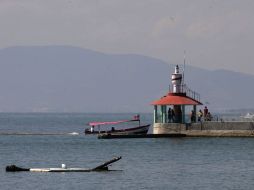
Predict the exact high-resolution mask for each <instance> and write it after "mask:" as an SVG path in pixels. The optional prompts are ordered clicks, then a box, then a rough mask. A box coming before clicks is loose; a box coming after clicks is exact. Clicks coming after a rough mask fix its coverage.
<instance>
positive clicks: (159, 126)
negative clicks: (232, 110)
mask: <svg viewBox="0 0 254 190" xmlns="http://www.w3.org/2000/svg"><path fill="white" fill-rule="evenodd" d="M174 133H178V134H186V135H187V136H254V122H237V121H233V122H199V123H188V124H181V123H155V124H154V125H153V134H174Z"/></svg>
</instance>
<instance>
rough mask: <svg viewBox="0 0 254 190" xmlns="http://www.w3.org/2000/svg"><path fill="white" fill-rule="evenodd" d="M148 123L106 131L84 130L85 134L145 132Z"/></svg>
mask: <svg viewBox="0 0 254 190" xmlns="http://www.w3.org/2000/svg"><path fill="white" fill-rule="evenodd" d="M149 127H150V124H149V125H143V126H139V127H133V128H127V129H119V130H113V131H112V130H108V131H93V132H91V131H90V129H86V130H85V134H86V135H90V134H101V133H108V134H146V133H147V132H148V130H149Z"/></svg>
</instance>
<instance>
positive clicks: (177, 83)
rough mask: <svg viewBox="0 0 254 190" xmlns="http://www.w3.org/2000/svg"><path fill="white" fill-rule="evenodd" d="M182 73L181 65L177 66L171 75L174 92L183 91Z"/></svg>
mask: <svg viewBox="0 0 254 190" xmlns="http://www.w3.org/2000/svg"><path fill="white" fill-rule="evenodd" d="M182 78H183V76H182V74H181V73H180V72H179V66H178V65H176V66H175V72H174V73H173V74H172V76H171V81H172V86H173V90H172V92H173V93H182Z"/></svg>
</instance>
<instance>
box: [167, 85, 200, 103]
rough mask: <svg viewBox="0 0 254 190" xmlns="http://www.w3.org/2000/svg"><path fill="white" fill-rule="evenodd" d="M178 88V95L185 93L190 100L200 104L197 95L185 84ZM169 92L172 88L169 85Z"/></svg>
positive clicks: (198, 95)
mask: <svg viewBox="0 0 254 190" xmlns="http://www.w3.org/2000/svg"><path fill="white" fill-rule="evenodd" d="M179 87H180V93H186V96H189V97H190V98H192V99H194V100H196V101H199V102H200V94H199V93H197V92H195V91H194V90H191V89H190V88H188V87H187V85H186V84H181V85H180V86H179ZM169 92H173V86H171V85H169Z"/></svg>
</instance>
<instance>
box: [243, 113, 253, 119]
mask: <svg viewBox="0 0 254 190" xmlns="http://www.w3.org/2000/svg"><path fill="white" fill-rule="evenodd" d="M242 117H243V118H245V119H254V114H250V113H247V114H246V115H245V116H242Z"/></svg>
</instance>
